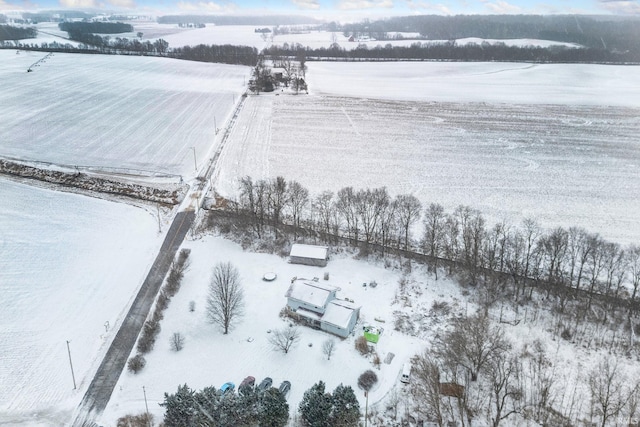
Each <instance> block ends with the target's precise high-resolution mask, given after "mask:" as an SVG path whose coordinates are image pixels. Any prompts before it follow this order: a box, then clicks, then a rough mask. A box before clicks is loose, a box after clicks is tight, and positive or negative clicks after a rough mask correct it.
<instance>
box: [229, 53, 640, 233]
mask: <svg viewBox="0 0 640 427" xmlns="http://www.w3.org/2000/svg"><path fill="white" fill-rule="evenodd" d="M308 65H309V71H308V72H307V78H308V81H309V84H310V94H309V95H298V96H290V95H287V94H286V93H285V94H281V95H280V96H273V95H269V94H261V95H259V96H249V98H248V99H247V102H246V104H245V106H244V108H243V111H242V113H241V114H240V117H239V118H238V121H237V123H236V125H235V127H234V129H233V132H232V133H231V135H230V139H229V142H228V144H227V145H226V148H225V150H224V151H223V157H222V159H223V160H222V165H221V168H220V169H219V171H218V173H219V177H220V179H219V180H218V181H217V183H218V190H219V191H220V192H221V193H222V194H226V195H230V196H235V194H236V192H237V188H238V187H237V183H238V180H239V178H241V177H243V176H246V175H249V176H252V177H253V178H254V179H260V178H265V177H275V176H278V175H281V176H284V177H285V178H287V179H294V180H297V181H299V182H301V183H302V184H303V185H304V186H306V187H307V188H308V189H309V190H310V191H311V192H312V193H315V194H318V193H319V192H320V191H323V190H332V191H337V190H339V189H340V188H342V187H346V186H354V187H355V188H366V187H381V186H386V187H387V188H388V189H389V191H390V193H391V194H404V193H411V194H414V195H416V196H417V197H418V198H419V199H420V200H421V201H422V202H423V204H428V203H432V202H437V203H441V204H442V205H444V206H445V208H447V209H448V210H453V209H454V208H455V207H456V206H457V205H459V204H464V205H469V206H471V207H472V208H476V209H479V210H480V211H481V212H483V213H484V214H485V215H486V216H488V218H489V219H490V222H494V221H501V220H503V219H506V220H507V221H509V222H510V223H511V224H518V223H520V221H521V220H522V219H523V218H524V217H532V218H534V219H536V220H538V221H539V222H540V223H541V225H542V226H544V227H549V228H552V227H555V226H564V227H570V226H574V225H577V226H582V227H585V228H587V229H588V230H590V231H592V232H598V233H600V234H601V235H603V236H604V237H605V238H607V239H611V240H615V241H619V242H622V243H628V242H636V243H637V242H639V241H640V225H639V224H640V201H639V199H638V197H636V196H635V193H634V191H635V189H637V188H640V175H639V174H638V173H637V168H638V165H640V146H639V145H638V141H637V138H636V135H637V130H638V127H639V126H640V122H639V121H638V117H639V116H640V101H639V100H640V74H637V73H635V74H634V73H633V72H634V71H635V68H634V67H615V66H612V67H604V66H573V65H559V66H548V67H547V66H538V67H536V66H532V65H530V64H495V63H490V64H473V63H471V64H467V63H446V64H441V63H384V64H360V63H355V64H354V63H337V64H334V63H309V64H308ZM572 76H573V81H574V82H573V83H571V82H572ZM623 93H624V95H623Z"/></svg>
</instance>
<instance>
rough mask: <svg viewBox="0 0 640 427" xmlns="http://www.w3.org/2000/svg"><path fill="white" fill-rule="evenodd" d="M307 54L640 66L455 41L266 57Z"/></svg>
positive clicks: (577, 53)
mask: <svg viewBox="0 0 640 427" xmlns="http://www.w3.org/2000/svg"><path fill="white" fill-rule="evenodd" d="M301 49H302V50H303V51H304V54H305V55H306V58H307V59H308V60H327V59H337V60H354V61H382V60H434V61H523V62H543V63H545V62H552V63H554V62H555V63H564V62H568V63H575V62H581V63H616V64H623V63H639V62H640V49H639V50H636V51H626V52H618V51H610V50H607V49H597V48H565V47H562V46H552V47H535V46H526V47H519V46H507V45H505V44H504V43H496V44H490V43H487V42H485V43H481V44H476V43H469V44H465V45H458V44H456V42H455V41H451V42H444V43H420V42H416V43H414V44H412V45H411V46H391V45H390V44H386V45H385V46H382V45H378V46H376V47H374V48H368V47H367V46H366V45H364V44H360V45H358V47H357V48H355V49H352V50H346V49H344V48H342V47H340V45H338V44H337V43H334V44H333V45H331V46H330V47H328V48H324V47H323V48H317V49H309V48H302V47H300V46H287V45H283V46H271V47H269V48H267V49H265V51H264V54H265V56H267V57H271V58H276V57H298V56H299V55H300V50H301Z"/></svg>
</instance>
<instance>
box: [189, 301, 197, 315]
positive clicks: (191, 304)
mask: <svg viewBox="0 0 640 427" xmlns="http://www.w3.org/2000/svg"><path fill="white" fill-rule="evenodd" d="M189 311H190V312H192V313H193V312H194V311H196V302H195V301H189Z"/></svg>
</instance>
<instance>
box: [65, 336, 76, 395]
mask: <svg viewBox="0 0 640 427" xmlns="http://www.w3.org/2000/svg"><path fill="white" fill-rule="evenodd" d="M69 342H70V341H68V340H67V352H68V353H69V365H70V366H71V378H73V389H74V390H75V389H76V376H75V374H74V373H73V363H72V362H71V348H70V347H69Z"/></svg>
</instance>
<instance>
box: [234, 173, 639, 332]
mask: <svg viewBox="0 0 640 427" xmlns="http://www.w3.org/2000/svg"><path fill="white" fill-rule="evenodd" d="M233 209H236V210H237V213H239V214H241V215H242V216H243V217H244V218H246V219H247V223H248V226H249V229H250V232H251V233H252V234H253V235H254V236H255V237H258V238H263V237H269V236H274V237H275V238H276V239H277V238H279V237H281V234H282V230H284V229H285V228H284V227H283V225H284V224H288V225H291V226H293V234H294V236H293V237H294V239H297V238H298V235H299V234H300V233H302V231H303V230H305V229H306V230H308V231H310V232H312V233H314V235H316V236H318V237H319V238H321V239H322V240H324V241H326V242H328V243H330V244H334V243H339V242H340V241H343V240H347V241H348V242H350V243H351V244H352V245H354V246H358V247H360V248H361V250H368V251H377V252H379V253H381V254H382V255H383V256H384V255H385V254H386V253H387V252H389V251H394V252H396V253H397V252H398V251H401V252H402V251H404V253H405V255H407V256H411V254H412V253H419V254H422V255H424V256H426V259H427V260H428V262H429V266H430V268H431V270H432V271H433V272H434V273H435V274H436V278H437V274H438V272H439V271H442V270H443V269H446V271H447V272H448V273H449V274H456V273H457V274H460V275H461V277H462V280H463V281H464V284H470V285H474V286H475V285H481V286H484V287H485V288H486V289H487V298H492V295H494V293H495V294H497V293H500V294H502V295H509V296H510V297H511V298H512V299H513V300H514V301H518V300H520V299H528V298H531V295H532V293H533V290H534V289H541V290H542V291H543V292H545V294H546V296H547V297H549V296H553V297H555V299H554V300H555V301H556V304H557V309H558V310H559V311H560V312H563V311H564V310H565V309H566V307H567V304H568V303H569V302H570V301H572V300H573V299H575V298H577V297H580V298H581V299H582V300H583V301H584V305H583V306H582V311H581V313H580V314H581V315H582V316H586V315H587V313H588V312H589V311H590V309H591V306H592V303H593V301H594V298H600V299H602V297H606V298H604V301H605V303H606V304H605V305H606V308H607V310H605V313H604V319H603V321H606V319H607V316H609V315H612V313H615V312H616V310H619V309H620V308H623V307H627V308H628V309H629V311H628V313H629V315H631V314H634V315H635V314H638V310H639V308H640V305H639V304H638V290H639V289H640V246H638V245H629V246H627V247H623V246H622V245H620V244H619V243H615V242H609V241H607V240H605V239H604V238H602V237H601V236H600V235H599V234H597V233H592V232H589V231H588V230H585V229H584V228H581V227H569V228H565V227H557V228H554V229H552V230H546V229H543V228H542V227H541V226H540V225H539V224H538V223H537V222H536V221H535V220H533V219H525V220H524V221H523V222H522V223H521V224H509V223H508V222H506V221H505V222H500V223H497V224H493V225H490V224H488V223H487V221H486V219H485V217H484V215H483V214H482V212H480V211H479V210H477V209H474V208H472V207H469V206H464V205H460V206H458V207H457V208H455V209H454V210H453V211H450V212H448V211H447V210H446V209H445V208H444V207H443V206H442V205H440V204H437V203H431V204H429V205H427V206H423V205H422V203H421V202H420V201H419V200H418V199H417V198H416V197H415V196H413V195H411V194H399V195H396V196H395V197H394V196H391V195H390V194H389V192H388V191H387V189H386V188H384V187H382V188H373V189H369V188H367V189H354V188H353V187H345V188H342V189H341V190H339V191H337V192H335V193H334V192H332V191H324V192H322V193H320V194H318V195H316V196H312V195H311V194H310V193H309V191H308V190H307V189H306V188H305V187H304V186H302V185H301V184H300V183H298V182H297V181H287V180H285V179H284V178H283V177H277V178H273V179H266V180H257V181H254V180H252V179H251V178H250V177H245V178H243V179H242V180H241V182H240V188H239V195H238V200H237V203H236V204H234V205H233ZM417 229H420V230H421V232H420V233H419V234H416V232H415V230H417ZM494 296H495V295H494Z"/></svg>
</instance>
